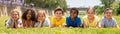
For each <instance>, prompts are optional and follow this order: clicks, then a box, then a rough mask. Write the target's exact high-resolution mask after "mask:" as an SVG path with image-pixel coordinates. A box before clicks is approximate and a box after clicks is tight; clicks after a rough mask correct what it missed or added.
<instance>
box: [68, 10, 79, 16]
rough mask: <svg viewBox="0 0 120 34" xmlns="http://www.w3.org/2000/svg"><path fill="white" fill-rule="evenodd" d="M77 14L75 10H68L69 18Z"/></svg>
mask: <svg viewBox="0 0 120 34" xmlns="http://www.w3.org/2000/svg"><path fill="white" fill-rule="evenodd" d="M76 16H77V12H76V11H75V10H72V11H71V12H70V17H71V18H75V17H76Z"/></svg>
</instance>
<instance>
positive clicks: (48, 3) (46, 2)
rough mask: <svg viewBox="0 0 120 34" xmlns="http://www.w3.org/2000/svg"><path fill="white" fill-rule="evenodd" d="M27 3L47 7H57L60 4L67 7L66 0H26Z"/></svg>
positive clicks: (64, 7)
mask: <svg viewBox="0 0 120 34" xmlns="http://www.w3.org/2000/svg"><path fill="white" fill-rule="evenodd" d="M25 3H34V5H35V6H36V7H40V8H45V9H55V8H57V7H58V6H59V7H61V8H63V9H66V8H67V5H66V1H65V0H25Z"/></svg>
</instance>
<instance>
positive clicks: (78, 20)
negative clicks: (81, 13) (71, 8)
mask: <svg viewBox="0 0 120 34" xmlns="http://www.w3.org/2000/svg"><path fill="white" fill-rule="evenodd" d="M76 22H77V26H80V25H81V19H80V18H77V21H76Z"/></svg>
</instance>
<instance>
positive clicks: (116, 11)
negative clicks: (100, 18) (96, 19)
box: [94, 0, 120, 15]
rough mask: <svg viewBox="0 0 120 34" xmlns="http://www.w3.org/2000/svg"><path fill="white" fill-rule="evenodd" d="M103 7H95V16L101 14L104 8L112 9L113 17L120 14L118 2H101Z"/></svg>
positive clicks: (116, 0) (117, 0)
mask: <svg viewBox="0 0 120 34" xmlns="http://www.w3.org/2000/svg"><path fill="white" fill-rule="evenodd" d="M101 2H102V5H103V6H99V5H96V6H95V7H94V8H95V9H96V12H97V14H98V15H99V14H103V12H104V9H105V8H111V9H113V15H119V14H120V0H101Z"/></svg>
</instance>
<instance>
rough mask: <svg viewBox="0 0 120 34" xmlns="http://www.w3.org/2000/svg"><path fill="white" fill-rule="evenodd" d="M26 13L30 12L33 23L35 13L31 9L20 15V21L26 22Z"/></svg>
mask: <svg viewBox="0 0 120 34" xmlns="http://www.w3.org/2000/svg"><path fill="white" fill-rule="evenodd" d="M28 11H31V20H32V21H35V15H36V14H35V11H34V10H32V9H27V10H26V11H25V12H24V13H23V14H22V19H24V20H27V17H26V16H27V14H28Z"/></svg>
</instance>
